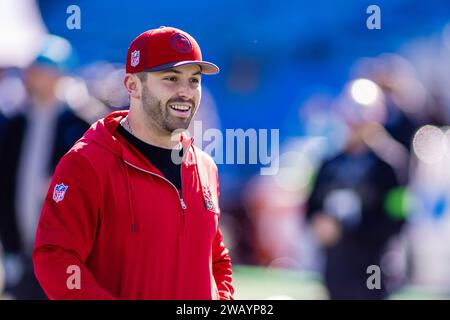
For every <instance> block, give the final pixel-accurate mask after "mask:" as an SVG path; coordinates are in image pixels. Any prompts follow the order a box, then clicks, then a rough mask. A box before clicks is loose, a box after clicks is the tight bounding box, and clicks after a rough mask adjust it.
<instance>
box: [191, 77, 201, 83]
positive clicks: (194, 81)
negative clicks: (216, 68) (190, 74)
mask: <svg viewBox="0 0 450 320" xmlns="http://www.w3.org/2000/svg"><path fill="white" fill-rule="evenodd" d="M191 82H192V83H196V84H197V83H199V82H200V79H197V78H192V79H191Z"/></svg>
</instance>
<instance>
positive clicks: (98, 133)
mask: <svg viewBox="0 0 450 320" xmlns="http://www.w3.org/2000/svg"><path fill="white" fill-rule="evenodd" d="M127 115H128V110H121V111H114V112H112V113H110V114H109V115H107V116H106V117H105V118H103V119H100V120H98V121H97V122H95V123H94V124H93V125H92V126H91V127H90V128H89V130H88V131H86V133H85V134H84V136H83V137H82V138H81V140H80V142H90V143H95V144H96V145H98V146H99V147H101V148H104V149H106V150H108V151H109V152H111V153H114V154H115V155H116V156H118V157H120V158H122V159H123V160H125V161H126V162H129V163H132V164H133V165H135V166H139V167H145V168H146V169H147V170H151V171H153V172H155V173H158V174H160V175H162V174H161V172H160V171H159V170H158V169H157V168H155V167H154V166H153V165H152V164H151V163H150V162H149V161H148V160H147V158H145V157H144V156H143V155H142V154H141V153H140V152H139V151H137V150H136V149H135V148H134V147H133V146H132V145H131V144H130V143H129V142H128V141H127V140H126V139H125V138H123V137H122V136H121V135H120V134H118V133H117V126H119V125H120V121H122V120H123V119H124V118H125V117H126V116H127ZM193 141H194V139H193V138H189V137H188V136H187V134H186V133H182V134H181V136H180V142H181V143H182V145H183V149H184V150H185V157H184V159H183V163H184V164H185V165H188V166H189V165H195V164H196V157H195V155H194V154H193V152H194V150H193V148H190V147H191V145H192V144H193Z"/></svg>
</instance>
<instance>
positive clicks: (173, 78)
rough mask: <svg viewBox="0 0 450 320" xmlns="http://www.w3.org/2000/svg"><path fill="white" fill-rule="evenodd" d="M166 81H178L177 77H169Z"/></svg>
mask: <svg viewBox="0 0 450 320" xmlns="http://www.w3.org/2000/svg"><path fill="white" fill-rule="evenodd" d="M164 80H169V81H172V82H175V81H177V77H167V78H164Z"/></svg>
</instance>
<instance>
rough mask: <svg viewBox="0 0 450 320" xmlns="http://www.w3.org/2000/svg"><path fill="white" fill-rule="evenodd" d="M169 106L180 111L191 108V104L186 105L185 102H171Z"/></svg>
mask: <svg viewBox="0 0 450 320" xmlns="http://www.w3.org/2000/svg"><path fill="white" fill-rule="evenodd" d="M169 107H170V108H171V109H172V110H175V111H182V112H187V111H189V110H191V106H189V105H186V104H171V105H170V106H169Z"/></svg>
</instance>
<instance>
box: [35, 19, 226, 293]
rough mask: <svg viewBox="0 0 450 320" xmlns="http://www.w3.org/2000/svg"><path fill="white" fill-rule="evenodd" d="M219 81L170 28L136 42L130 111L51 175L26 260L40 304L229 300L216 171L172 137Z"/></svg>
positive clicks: (112, 119)
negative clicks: (206, 88) (207, 82)
mask: <svg viewBox="0 0 450 320" xmlns="http://www.w3.org/2000/svg"><path fill="white" fill-rule="evenodd" d="M218 72H219V69H218V67H217V66H216V65H214V64H212V63H209V62H205V61H203V60H202V56H201V51H200V47H199V46H198V44H197V42H196V41H195V39H194V38H193V37H192V36H190V35H189V34H187V33H185V32H184V31H181V30H179V29H175V28H169V27H161V28H158V29H153V30H149V31H146V32H144V33H142V34H141V35H139V36H138V37H137V38H135V39H134V40H133V42H132V43H131V45H130V47H129V49H128V54H127V63H126V76H125V79H124V84H125V87H126V89H127V91H128V94H129V96H130V110H129V111H119V112H113V113H111V114H110V115H108V116H107V117H105V118H104V119H101V120H99V121H98V122H96V123H94V124H93V125H92V126H91V128H90V129H89V130H88V131H87V132H86V133H85V134H84V136H83V137H82V138H81V139H80V140H79V141H78V142H77V143H76V144H75V145H74V146H73V147H72V149H71V150H70V151H69V152H68V153H67V154H66V155H65V156H64V157H63V158H62V160H61V161H60V163H59V164H58V166H57V168H56V171H55V173H54V175H53V180H52V183H51V186H50V189H49V191H48V194H47V197H46V200H45V204H44V208H43V210H42V214H41V218H40V222H39V226H38V230H37V235H36V242H35V248H34V252H33V262H34V267H35V273H36V276H37V278H38V280H39V282H40V284H41V286H42V288H43V289H44V291H45V292H46V294H47V295H48V297H49V298H51V299H202V300H204V299H233V292H234V289H233V286H232V283H231V280H232V272H231V259H230V256H229V252H228V250H227V248H226V247H225V246H224V244H223V242H222V234H221V231H220V228H219V217H220V209H219V181H218V174H217V167H216V165H215V163H214V161H213V160H212V159H211V157H209V156H208V155H207V154H206V153H204V152H203V151H202V150H200V149H198V148H197V147H195V146H194V145H193V144H192V139H188V138H187V136H186V135H185V134H182V133H177V132H180V130H179V129H181V130H184V129H187V127H188V126H189V123H190V121H191V119H192V117H193V116H194V114H195V112H196V110H197V108H198V106H199V103H200V98H201V76H202V74H216V73H218ZM174 137H175V138H174Z"/></svg>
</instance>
